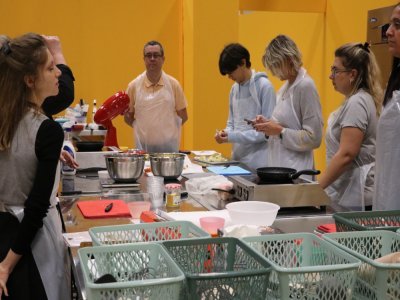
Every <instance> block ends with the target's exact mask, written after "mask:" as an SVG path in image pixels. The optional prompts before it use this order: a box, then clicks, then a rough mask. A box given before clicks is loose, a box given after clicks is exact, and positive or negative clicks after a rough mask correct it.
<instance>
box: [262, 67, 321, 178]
mask: <svg viewBox="0 0 400 300" xmlns="http://www.w3.org/2000/svg"><path fill="white" fill-rule="evenodd" d="M305 76H306V70H305V69H300V71H299V74H298V75H297V78H296V80H295V81H294V82H293V84H292V86H291V87H289V88H288V85H289V83H288V82H285V84H284V85H283V86H282V88H280V90H279V91H278V93H277V100H276V107H275V109H274V112H273V113H272V119H273V120H274V121H276V122H278V123H279V124H281V125H282V126H283V127H285V128H290V129H295V130H301V129H302V127H301V123H300V121H299V119H298V117H297V114H296V111H295V110H294V106H293V89H294V87H295V86H296V85H297V84H299V82H300V81H301V80H303V78H304V77H305ZM268 166H270V167H287V168H293V169H296V170H304V169H312V168H314V157H313V151H302V152H300V151H293V150H290V149H287V148H286V147H285V146H284V145H283V143H282V139H281V138H280V137H279V136H270V137H269V139H268ZM303 177H305V176H303ZM307 178H308V177H307Z"/></svg>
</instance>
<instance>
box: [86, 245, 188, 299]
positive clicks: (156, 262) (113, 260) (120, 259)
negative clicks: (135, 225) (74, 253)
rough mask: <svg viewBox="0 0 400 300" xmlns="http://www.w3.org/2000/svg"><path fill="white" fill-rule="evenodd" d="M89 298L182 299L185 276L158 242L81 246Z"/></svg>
mask: <svg viewBox="0 0 400 300" xmlns="http://www.w3.org/2000/svg"><path fill="white" fill-rule="evenodd" d="M78 253H79V259H80V262H81V266H82V269H83V274H84V279H85V285H86V293H87V298H88V299H96V300H113V299H179V298H180V295H181V292H182V287H183V284H184V280H185V276H184V274H183V272H182V271H181V270H180V269H179V267H178V266H177V265H176V263H175V262H174V261H173V260H172V259H171V257H170V256H169V255H168V254H167V252H166V251H165V249H164V248H163V247H162V246H161V245H159V244H156V243H151V244H150V243H149V244H126V245H115V246H102V247H87V248H81V249H79V250H78Z"/></svg>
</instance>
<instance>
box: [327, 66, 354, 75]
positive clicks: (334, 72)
mask: <svg viewBox="0 0 400 300" xmlns="http://www.w3.org/2000/svg"><path fill="white" fill-rule="evenodd" d="M345 72H350V70H347V69H338V68H336V67H331V75H332V77H336V75H337V74H338V73H345Z"/></svg>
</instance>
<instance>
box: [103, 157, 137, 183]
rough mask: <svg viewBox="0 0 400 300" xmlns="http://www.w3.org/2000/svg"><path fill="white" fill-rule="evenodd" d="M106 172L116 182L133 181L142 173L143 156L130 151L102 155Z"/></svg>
mask: <svg viewBox="0 0 400 300" xmlns="http://www.w3.org/2000/svg"><path fill="white" fill-rule="evenodd" d="M104 157H105V159H106V166H107V170H108V174H109V175H110V177H111V178H112V179H114V180H115V181H116V182H135V181H136V180H137V179H139V178H140V176H142V174H143V168H144V156H143V155H138V154H130V153H115V154H114V153H113V154H107V155H104Z"/></svg>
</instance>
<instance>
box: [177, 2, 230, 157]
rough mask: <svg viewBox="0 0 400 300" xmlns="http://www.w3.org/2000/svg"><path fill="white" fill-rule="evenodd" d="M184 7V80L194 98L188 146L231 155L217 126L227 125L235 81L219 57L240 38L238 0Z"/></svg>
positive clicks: (187, 91)
mask: <svg viewBox="0 0 400 300" xmlns="http://www.w3.org/2000/svg"><path fill="white" fill-rule="evenodd" d="M184 7H185V14H184V28H185V29H184V45H185V46H184V47H185V51H184V62H185V75H184V78H185V80H184V81H185V82H184V83H185V93H186V95H187V97H188V98H190V99H191V101H192V102H191V104H192V105H191V106H190V107H189V114H190V116H189V117H190V122H189V124H187V125H185V126H187V128H186V129H185V141H188V142H187V143H186V144H185V147H187V148H188V149H193V150H195V149H216V150H217V151H221V152H223V153H224V154H226V155H229V154H230V146H229V145H219V144H217V143H216V142H215V140H214V134H215V130H216V129H222V128H225V125H226V120H227V117H228V114H227V111H228V97H229V90H230V87H231V85H232V81H230V80H229V79H227V78H224V77H223V76H221V75H220V73H219V69H218V59H219V54H220V52H221V51H222V49H223V47H224V45H225V44H227V43H229V42H232V41H237V39H238V18H237V12H238V1H232V0H218V1H215V0H200V1H190V0H187V1H184ZM187 135H190V138H189V137H187Z"/></svg>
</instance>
